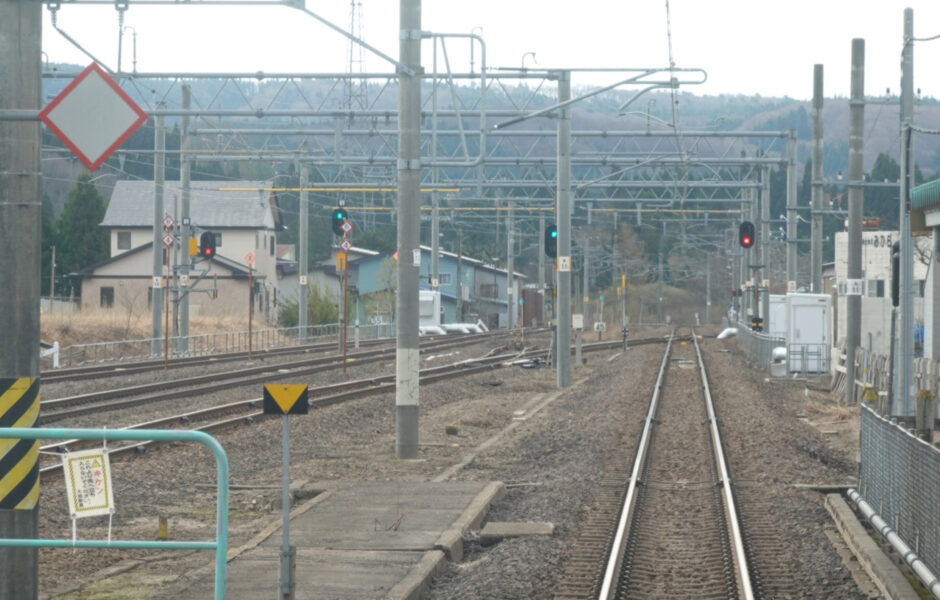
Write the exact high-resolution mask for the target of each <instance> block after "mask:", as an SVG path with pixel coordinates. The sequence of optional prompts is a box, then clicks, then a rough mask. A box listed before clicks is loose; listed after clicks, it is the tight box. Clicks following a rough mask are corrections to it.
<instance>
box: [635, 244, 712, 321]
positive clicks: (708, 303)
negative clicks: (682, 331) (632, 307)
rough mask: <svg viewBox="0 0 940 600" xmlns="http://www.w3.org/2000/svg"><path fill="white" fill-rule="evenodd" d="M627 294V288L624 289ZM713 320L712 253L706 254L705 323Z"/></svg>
mask: <svg viewBox="0 0 940 600" xmlns="http://www.w3.org/2000/svg"><path fill="white" fill-rule="evenodd" d="M624 295H626V289H624ZM711 322H712V260H711V253H708V254H706V255H705V324H706V325H711Z"/></svg>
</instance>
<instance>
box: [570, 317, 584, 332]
mask: <svg viewBox="0 0 940 600" xmlns="http://www.w3.org/2000/svg"><path fill="white" fill-rule="evenodd" d="M571 328H572V329H584V315H582V314H580V313H571Z"/></svg>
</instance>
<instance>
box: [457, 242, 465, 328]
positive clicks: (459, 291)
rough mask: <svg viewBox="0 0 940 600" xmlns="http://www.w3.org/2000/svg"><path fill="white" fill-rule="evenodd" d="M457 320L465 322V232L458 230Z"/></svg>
mask: <svg viewBox="0 0 940 600" xmlns="http://www.w3.org/2000/svg"><path fill="white" fill-rule="evenodd" d="M456 319H457V322H458V323H463V232H462V231H461V230H460V229H458V230H457V317H456Z"/></svg>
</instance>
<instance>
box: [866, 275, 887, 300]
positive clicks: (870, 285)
mask: <svg viewBox="0 0 940 600" xmlns="http://www.w3.org/2000/svg"><path fill="white" fill-rule="evenodd" d="M865 295H866V296H868V297H869V298H884V297H885V280H884V279H869V280H868V281H866V282H865Z"/></svg>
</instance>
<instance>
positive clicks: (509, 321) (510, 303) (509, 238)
mask: <svg viewBox="0 0 940 600" xmlns="http://www.w3.org/2000/svg"><path fill="white" fill-rule="evenodd" d="M513 225H514V223H513V222H512V202H510V203H509V216H508V217H506V326H507V327H508V328H509V329H513V328H514V327H515V326H516V295H515V293H514V291H515V290H514V289H513V278H512V270H513V266H514V265H513V251H512V244H513V236H514V234H515V231H514V230H513Z"/></svg>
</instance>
